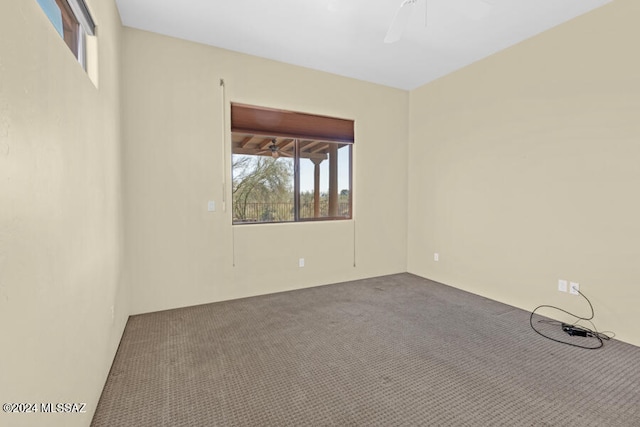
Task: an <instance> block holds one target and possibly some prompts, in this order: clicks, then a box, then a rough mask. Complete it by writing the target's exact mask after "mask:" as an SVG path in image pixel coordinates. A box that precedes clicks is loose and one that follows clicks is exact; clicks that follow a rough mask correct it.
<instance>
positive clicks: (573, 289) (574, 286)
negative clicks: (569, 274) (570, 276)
mask: <svg viewBox="0 0 640 427" xmlns="http://www.w3.org/2000/svg"><path fill="white" fill-rule="evenodd" d="M579 290H580V283H577V282H571V283H569V293H570V294H571V295H580V292H578V291H579Z"/></svg>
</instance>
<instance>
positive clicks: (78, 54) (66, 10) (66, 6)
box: [38, 0, 96, 71]
mask: <svg viewBox="0 0 640 427" xmlns="http://www.w3.org/2000/svg"><path fill="white" fill-rule="evenodd" d="M38 3H39V5H40V7H41V9H42V10H43V11H44V12H45V15H47V17H48V18H49V20H50V21H51V23H52V24H53V25H54V27H55V26H56V23H55V22H54V17H52V16H51V15H50V14H49V13H50V12H52V10H51V8H50V7H47V6H45V5H51V7H52V6H53V4H54V3H55V6H56V7H57V8H58V10H59V11H60V18H61V21H62V34H60V35H61V37H62V40H63V41H64V43H65V44H66V45H67V47H68V48H69V50H70V51H71V53H72V54H73V56H74V57H75V58H76V60H77V61H78V62H79V63H80V65H81V66H82V68H83V69H84V70H85V71H87V36H95V30H96V25H95V22H94V20H93V18H92V16H91V13H90V12H89V9H88V8H87V5H86V3H85V1H84V0H50V1H48V2H44V3H43V2H41V0H38ZM56 21H57V19H56Z"/></svg>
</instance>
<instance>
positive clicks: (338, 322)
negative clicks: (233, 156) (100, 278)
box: [92, 274, 640, 427]
mask: <svg viewBox="0 0 640 427" xmlns="http://www.w3.org/2000/svg"><path fill="white" fill-rule="evenodd" d="M532 309H533V307H532ZM595 309H596V321H597V310H598V308H597V306H596V307H595ZM543 326H544V327H547V328H550V329H549V332H548V333H553V330H551V326H550V325H543ZM560 334H563V333H562V332H560ZM564 335H565V336H566V334H564ZM559 337H562V335H559ZM575 339H576V340H588V338H575ZM638 362H640V348H638V347H634V346H631V345H628V344H625V343H622V342H619V341H615V340H611V341H607V342H606V344H605V347H604V348H603V349H600V350H582V349H578V348H573V347H569V346H566V345H562V344H558V343H554V342H552V341H550V340H547V339H545V338H543V337H541V336H539V335H537V334H536V333H535V332H533V331H532V330H531V329H530V327H529V313H528V312H526V311H523V310H519V309H515V308H513V307H510V306H507V305H504V304H501V303H497V302H495V301H491V300H488V299H485V298H482V297H478V296H475V295H472V294H469V293H466V292H463V291H460V290H457V289H454V288H451V287H448V286H444V285H441V284H438V283H434V282H431V281H429V280H425V279H422V278H419V277H416V276H413V275H411V274H398V275H392V276H386V277H379V278H374V279H367V280H359V281H354V282H348V283H341V284H336V285H328V286H321V287H316V288H310V289H303V290H297V291H292V292H284V293H279V294H273V295H266V296H259V297H254V298H246V299H241V300H235V301H227V302H221V303H214V304H207V305H201V306H195V307H189V308H184V309H176V310H170V311H163V312H158V313H151V314H144V315H139V316H132V317H131V318H130V319H129V322H128V324H127V327H126V329H125V332H124V336H123V337H122V342H121V344H120V348H119V350H118V353H117V355H116V358H115V361H114V364H113V367H112V369H111V372H110V374H109V377H108V380H107V383H106V385H105V388H104V391H103V393H102V397H101V399H100V403H99V405H98V408H97V410H96V414H95V416H94V419H93V423H92V425H93V426H95V427H98V426H109V427H117V426H136V427H143V426H153V427H157V426H172V427H179V426H417V425H423V426H640V366H639V363H638Z"/></svg>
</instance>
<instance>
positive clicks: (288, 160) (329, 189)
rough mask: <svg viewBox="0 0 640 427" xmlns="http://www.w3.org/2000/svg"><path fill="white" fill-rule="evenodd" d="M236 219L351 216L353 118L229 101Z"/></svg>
mask: <svg viewBox="0 0 640 427" xmlns="http://www.w3.org/2000/svg"><path fill="white" fill-rule="evenodd" d="M231 130H232V133H231V135H232V138H231V140H232V168H231V169H232V181H233V184H232V187H233V188H232V192H233V200H232V202H233V223H234V224H246V223H265V222H293V221H318V220H338V219H350V218H351V209H352V199H353V194H352V188H351V164H352V146H353V139H354V138H353V121H352V120H344V119H336V118H331V117H324V116H314V115H309V114H303V113H294V112H289V111H281V110H270V109H265V108H260V107H253V106H246V105H240V104H232V105H231Z"/></svg>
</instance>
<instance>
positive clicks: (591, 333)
mask: <svg viewBox="0 0 640 427" xmlns="http://www.w3.org/2000/svg"><path fill="white" fill-rule="evenodd" d="M576 291H577V292H578V293H579V294H580V295H581V296H582V297H583V298H584V299H585V300H587V303H588V304H589V308H590V309H591V315H590V316H589V317H582V316H577V315H575V314H573V313H571V312H569V311H567V310H564V309H562V308H559V307H556V306H553V305H539V306H537V307H536V308H535V309H534V310H533V311H532V312H531V316H529V324H530V325H531V329H533V330H534V331H535V332H536V333H537V334H539V335H542V336H543V337H545V338H547V339H550V340H551V341H555V342H559V343H561V344H566V345H570V346H572V347H578V348H584V349H587V350H597V349H599V348H602V347H604V341H605V340H609V339H611V337H610V336H609V335H607V334H606V333H603V332H598V330H597V329H596V326H595V325H594V323H593V322H592V321H591V320H592V319H593V316H594V315H595V312H594V310H593V305H591V301H589V298H587V297H586V296H585V295H584V294H583V293H582V292H580V290H578V289H576ZM542 308H550V309H552V310H557V311H560V312H562V313H565V314H568V315H569V316H571V317H573V318H575V319H576V321H575V322H574V323H572V324H566V323H564V322H559V321H556V320H548V319H541V320H538V323H547V324H551V325H558V326H560V327H561V328H563V330H565V332H567V331H572V332H574V333H575V334H576V335H578V334H579V335H581V336H585V337H589V338H595V339H596V340H597V342H598V344H597V346H595V347H590V346H586V345H580V344H575V343H572V342H568V341H563V340H559V339H556V338H553V337H550V336H548V335H545V334H543V333H542V332H540V331H539V330H538V329H536V327H535V326H534V324H533V315H534V314H535V313H536V311H538V310H540V309H542ZM580 321H586V322H589V323H590V324H591V326H592V328H593V329H590V328H586V327H584V326H576V325H577V324H578V322H580ZM567 333H569V334H570V335H572V333H571V332H567ZM583 333H584V335H582V334H583Z"/></svg>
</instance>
